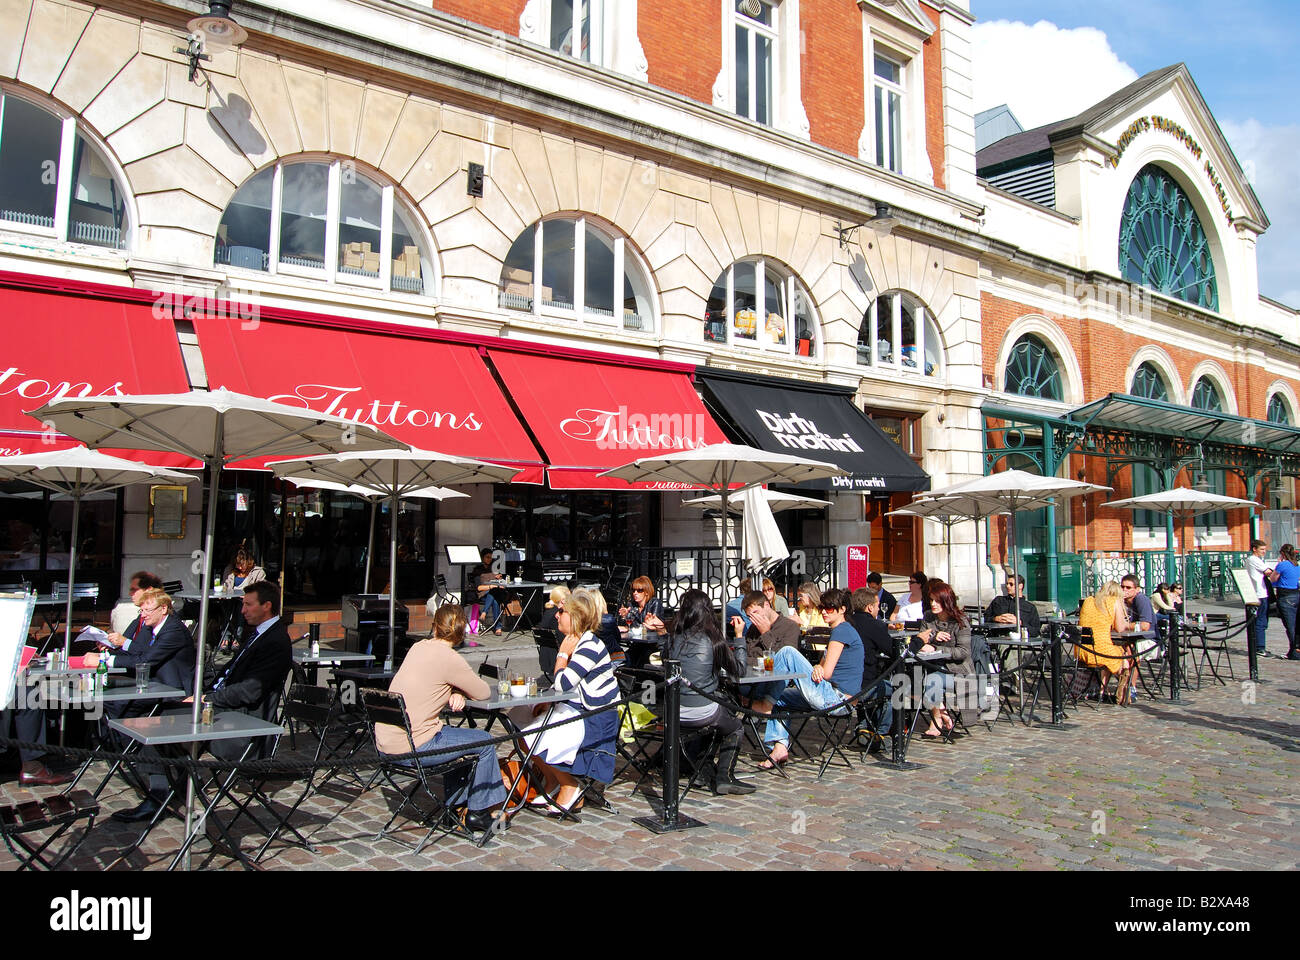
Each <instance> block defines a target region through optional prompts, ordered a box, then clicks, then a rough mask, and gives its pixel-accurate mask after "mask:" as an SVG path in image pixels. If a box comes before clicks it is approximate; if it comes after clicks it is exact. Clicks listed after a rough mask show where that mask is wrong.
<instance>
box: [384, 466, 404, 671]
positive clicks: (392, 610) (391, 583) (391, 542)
mask: <svg viewBox="0 0 1300 960" xmlns="http://www.w3.org/2000/svg"><path fill="white" fill-rule="evenodd" d="M399 502H400V501H399V499H398V496H397V461H396V460H394V461H393V493H392V497H391V498H390V499H389V501H388V533H389V538H388V653H387V654H386V655H385V656H384V669H385V670H392V669H393V648H394V647H395V646H397V638H396V636H395V635H394V633H395V631H396V628H397V505H398V503H399Z"/></svg>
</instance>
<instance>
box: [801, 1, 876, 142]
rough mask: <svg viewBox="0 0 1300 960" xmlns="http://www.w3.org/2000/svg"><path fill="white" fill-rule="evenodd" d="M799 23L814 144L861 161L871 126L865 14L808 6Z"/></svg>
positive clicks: (836, 4)
mask: <svg viewBox="0 0 1300 960" xmlns="http://www.w3.org/2000/svg"><path fill="white" fill-rule="evenodd" d="M799 17H800V20H801V21H802V25H801V26H802V32H803V36H802V37H800V44H801V45H800V49H801V50H802V51H803V54H802V57H801V58H800V65H801V77H800V82H801V84H802V88H803V89H802V94H803V105H804V110H805V112H807V114H808V125H809V127H810V129H811V131H812V141H813V143H816V144H820V145H821V146H823V147H830V148H831V149H832V150H838V151H839V152H840V153H847V154H848V155H849V156H853V157H856V156H857V155H858V137H859V136H861V134H862V128H863V126H864V125H865V123H866V101H865V99H864V94H863V76H864V74H863V69H864V68H863V63H862V12H861V11H860V10H859V9H858V7H857V5H856V4H853V3H845V2H843V0H803V2H802V3H801V4H800V6H799Z"/></svg>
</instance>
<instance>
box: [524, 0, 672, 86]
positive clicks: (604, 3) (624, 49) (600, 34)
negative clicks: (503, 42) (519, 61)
mask: <svg viewBox="0 0 1300 960" xmlns="http://www.w3.org/2000/svg"><path fill="white" fill-rule="evenodd" d="M553 2H554V0H528V2H527V3H526V4H525V5H524V9H523V12H522V13H520V15H519V39H521V40H527V41H528V42H530V43H535V44H537V45H539V46H542V47H545V48H547V49H548V50H551V51H553V52H554V53H557V54H559V55H560V56H565V57H572V58H573V59H574V60H577V61H579V62H580V63H589V64H592V65H594V66H598V67H604V68H605V69H607V70H613V71H615V72H616V73H621V74H623V75H624V76H627V77H631V78H632V79H633V80H640V81H641V82H645V81H646V79H647V78H648V75H649V70H650V65H649V63H648V62H647V61H646V56H645V51H644V50H643V49H642V48H641V41H640V39H639V38H638V36H637V3H638V0H592V7H591V8H589V9H596V8H597V7H598V8H599V10H598V12H597V13H596V14H595V16H594V17H592V19H593V20H594V21H596V22H595V24H593V26H594V29H593V30H592V31H591V37H592V43H591V55H590V56H588V57H586V58H583V57H573V55H572V54H566V53H563V52H562V51H559V50H556V49H555V48H554V47H552V46H551V7H552V3H553ZM578 2H579V3H580V2H581V0H578ZM575 6H576V4H575ZM578 9H580V7H579V8H578ZM574 19H575V21H576V23H578V24H580V23H581V20H580V18H579V17H578V16H576V15H575V18H574Z"/></svg>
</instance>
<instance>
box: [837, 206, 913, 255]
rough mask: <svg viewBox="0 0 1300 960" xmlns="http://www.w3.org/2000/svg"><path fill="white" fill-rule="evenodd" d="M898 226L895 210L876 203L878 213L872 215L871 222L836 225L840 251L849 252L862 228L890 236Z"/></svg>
mask: <svg viewBox="0 0 1300 960" xmlns="http://www.w3.org/2000/svg"><path fill="white" fill-rule="evenodd" d="M896 226H898V218H897V217H896V216H894V208H893V207H891V206H890V205H889V204H887V203H882V202H880V201H876V212H875V213H874V214H872V215H871V219H870V220H867V221H865V222H863V223H851V224H848V225H845V224H842V223H837V224H835V234H836V236H838V237H839V241H840V249H841V250H847V249H848V248H849V244H851V243H852V242H853V238H854V235H855V234H856V233H857V232H858V228H860V227H870V228H871V229H872V230H874V231H876V232H877V233H880V234H883V235H884V236H889V235H890V234H891V233H893V231H894V227H896Z"/></svg>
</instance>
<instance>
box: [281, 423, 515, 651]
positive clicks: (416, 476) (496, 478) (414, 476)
mask: <svg viewBox="0 0 1300 960" xmlns="http://www.w3.org/2000/svg"><path fill="white" fill-rule="evenodd" d="M268 466H269V467H270V468H271V469H272V470H273V471H274V472H275V475H276V476H279V477H283V476H297V477H304V478H309V479H317V480H328V481H332V482H334V483H343V484H357V485H360V486H362V487H365V488H367V489H369V490H372V491H374V492H375V493H377V494H382V495H384V496H386V497H388V498H389V502H390V503H391V504H392V506H391V508H390V509H391V510H392V517H393V522H392V523H390V524H389V528H390V532H391V534H392V536H391V537H390V540H389V555H388V556H389V566H388V580H389V582H388V656H387V657H386V658H385V661H384V666H385V668H386V669H390V668H391V667H392V664H393V646H394V644H393V635H394V633H395V632H396V626H397V522H396V519H397V503H398V501H399V500H400V499H401V498H402V497H404V496H407V495H409V494H411V493H412V492H413V491H417V490H424V489H428V488H429V487H446V486H451V485H453V484H459V483H509V482H510V481H511V480H513V479H514V477H515V475H516V474H517V473H519V468H518V467H503V466H501V465H500V464H497V463H487V462H485V461H483V460H475V459H473V458H471V457H457V456H453V455H452V454H449V453H438V452H437V451H435V450H418V449H406V450H376V451H372V452H369V453H340V454H336V455H333V456H327V457H306V458H304V459H301V460H281V461H277V462H275V463H271V464H268Z"/></svg>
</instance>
